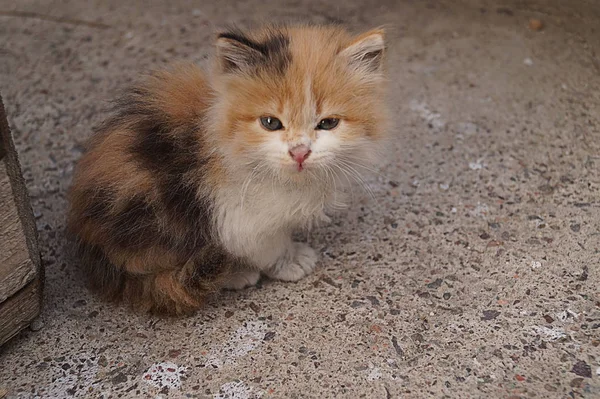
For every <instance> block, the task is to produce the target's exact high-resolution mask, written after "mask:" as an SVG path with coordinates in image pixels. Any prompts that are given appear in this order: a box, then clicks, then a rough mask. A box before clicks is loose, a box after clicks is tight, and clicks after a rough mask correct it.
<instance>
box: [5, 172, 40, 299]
mask: <svg viewBox="0 0 600 399" xmlns="http://www.w3.org/2000/svg"><path fill="white" fill-rule="evenodd" d="M0 204H2V206H1V207H0V302H3V301H5V300H6V298H8V297H9V296H11V295H13V294H15V293H16V292H17V291H19V290H20V289H21V288H23V287H24V286H25V285H26V284H27V283H29V282H30V281H31V280H33V279H34V278H35V275H36V270H35V266H34V264H33V262H32V261H31V259H29V251H28V250H27V242H26V241H25V234H24V232H23V226H22V225H21V220H20V219H19V215H18V213H17V206H16V204H15V201H14V199H13V192H12V188H11V185H10V182H9V180H8V175H7V171H6V167H5V165H4V162H3V161H0Z"/></svg>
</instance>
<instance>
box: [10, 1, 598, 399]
mask: <svg viewBox="0 0 600 399" xmlns="http://www.w3.org/2000/svg"><path fill="white" fill-rule="evenodd" d="M167 3H168V4H167ZM594 3H596V2H595V0H585V1H584V0H578V1H570V2H566V1H560V0H538V1H518V0H498V1H491V0H481V1H475V0H457V1H452V0H439V1H414V0H412V1H411V0H402V1H400V0H399V1H395V2H394V1H375V2H372V1H371V2H369V4H367V1H360V0H352V1H346V2H342V1H336V2H321V1H316V0H290V1H286V2H285V3H284V2H276V1H272V2H267V3H263V2H261V1H258V0H251V1H240V2H234V1H230V0H221V1H218V2H216V1H215V2H208V1H205V2H202V1H186V0H171V1H169V2H167V1H164V2H158V1H152V2H147V1H141V0H139V1H121V0H104V1H101V0H90V1H87V2H79V1H75V0H55V1H52V0H47V1H32V0H20V1H18V2H15V1H9V0H0V91H1V92H2V95H3V97H4V102H5V106H6V109H7V111H8V113H9V118H10V120H9V122H10V124H11V126H12V128H13V131H14V135H15V140H16V144H17V146H18V149H19V150H20V154H21V161H22V164H23V169H24V174H25V177H26V179H27V183H28V188H29V190H30V192H31V197H32V203H33V208H34V212H35V216H36V218H37V223H38V227H39V231H40V240H41V247H42V250H43V259H44V263H45V266H46V273H47V281H46V294H45V309H44V311H43V314H42V319H41V321H40V322H38V323H36V325H35V329H36V330H37V331H26V332H24V333H23V334H21V335H20V336H19V337H17V338H16V339H14V340H12V341H11V342H10V343H9V344H8V345H6V346H5V347H3V348H2V349H1V351H0V397H2V394H3V393H4V394H5V395H6V396H7V397H10V398H13V397H18V398H33V397H42V398H63V397H105V398H108V397H112V398H116V397H131V398H144V397H170V398H184V397H185V398H187V397H192V398H240V399H248V398H258V397H262V398H271V397H272V398H308V397H310V398H334V397H335V398H359V397H366V398H400V397H407V398H408V397H410V398H422V397H451V398H521V397H522V398H529V397H536V398H580V397H585V398H598V397H600V271H599V269H600V268H599V262H600V59H599V54H600V29H599V28H598V27H599V26H600V7H598V5H597V3H596V4H594ZM288 18H300V19H303V20H311V21H317V22H319V21H331V20H341V21H342V22H345V23H347V24H348V25H349V26H351V27H352V28H355V29H365V28H368V27H373V26H376V25H380V24H386V25H388V26H389V28H390V33H389V37H388V42H389V50H390V51H389V69H390V84H389V86H390V94H391V100H390V102H391V104H392V108H393V111H394V115H395V122H396V126H395V127H394V134H395V148H394V150H395V151H394V154H393V156H392V157H391V159H389V160H388V161H386V162H385V164H384V165H382V167H381V169H380V171H379V174H378V175H374V176H372V177H371V178H370V179H369V182H370V185H371V188H372V190H373V192H374V196H375V199H374V200H373V199H369V197H368V196H363V197H360V196H359V197H358V198H357V200H356V202H355V205H354V206H353V207H352V209H351V210H350V212H348V213H346V214H343V215H339V216H337V217H336V218H335V220H334V223H333V224H332V225H331V226H329V227H325V228H321V229H319V230H318V231H315V232H314V233H313V234H312V235H311V237H310V241H311V243H312V244H313V245H314V246H315V247H316V248H317V249H318V250H319V252H320V253H321V254H322V260H321V262H320V267H319V269H318V271H317V272H316V273H315V274H314V275H312V276H310V277H309V278H307V279H305V280H303V281H301V282H299V283H296V284H285V283H280V282H271V281H264V282H263V283H261V284H260V285H259V286H258V287H256V288H252V289H248V290H246V291H243V292H238V293H225V294H224V295H222V296H220V297H218V298H215V299H214V301H212V302H211V303H210V304H209V305H208V306H207V307H206V309H205V310H204V311H202V312H201V313H199V314H198V315H197V316H195V317H191V318H187V319H181V320H164V319H154V318H148V317H145V316H140V315H135V314H132V313H131V312H130V311H129V310H127V309H126V308H123V307H115V306H111V305H107V304H105V303H102V302H100V301H99V300H98V299H97V298H95V297H94V296H92V295H91V294H90V293H89V292H88V291H86V290H85V289H84V288H83V283H82V281H81V280H80V278H79V277H78V276H77V274H76V272H75V265H74V264H73V262H72V261H70V260H69V258H68V257H67V256H66V255H65V251H64V249H63V246H64V238H63V228H64V212H65V208H66V202H65V192H66V190H67V187H68V186H69V184H70V180H71V175H72V170H73V163H74V162H75V160H76V159H77V158H78V157H79V156H80V154H81V148H82V147H81V144H82V142H83V141H84V139H85V138H86V137H88V136H89V134H90V131H91V127H92V126H93V125H94V124H96V123H98V122H99V121H100V120H102V118H103V117H104V116H105V114H104V113H103V111H102V110H103V108H104V106H105V101H106V100H108V99H110V98H111V97H112V96H113V95H114V94H115V93H116V91H117V89H118V88H120V87H122V86H123V85H125V84H127V83H128V82H130V81H131V80H132V79H133V78H134V77H136V76H137V75H138V73H140V72H142V71H145V70H147V69H149V68H154V67H158V66H161V65H164V64H165V63H167V62H169V61H171V60H174V59H185V60H193V61H202V60H203V59H204V58H205V57H206V55H207V54H209V53H210V52H211V41H210V38H211V34H212V33H213V31H214V29H215V27H220V26H223V25H224V24H226V23H227V22H231V21H235V22H238V23H241V24H246V23H248V22H251V21H256V20H258V19H264V20H267V21H273V20H275V21H280V20H282V19H288ZM529 18H539V19H540V20H542V21H543V23H544V28H543V29H542V30H541V31H534V30H532V29H530V27H528V21H529ZM42 324H43V325H42ZM40 327H41V329H39V330H38V328H40Z"/></svg>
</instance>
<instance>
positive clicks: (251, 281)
mask: <svg viewBox="0 0 600 399" xmlns="http://www.w3.org/2000/svg"><path fill="white" fill-rule="evenodd" d="M259 279H260V273H259V272H255V271H252V270H244V271H239V272H235V273H233V274H232V275H231V276H230V277H229V279H228V280H227V281H226V282H225V284H224V285H223V288H224V289H226V290H242V289H244V288H246V287H252V286H253V285H256V283H258V280H259Z"/></svg>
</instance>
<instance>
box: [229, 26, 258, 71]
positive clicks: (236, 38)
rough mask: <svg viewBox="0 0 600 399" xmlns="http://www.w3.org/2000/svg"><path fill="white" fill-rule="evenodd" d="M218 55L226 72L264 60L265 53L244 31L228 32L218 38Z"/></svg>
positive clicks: (240, 69)
mask: <svg viewBox="0 0 600 399" xmlns="http://www.w3.org/2000/svg"><path fill="white" fill-rule="evenodd" d="M217 57H218V58H219V62H220V63H221V67H222V68H223V71H224V72H235V71H242V70H245V69H247V68H248V67H251V66H253V65H256V64H257V63H259V62H262V61H264V58H265V55H264V54H263V53H262V52H261V51H260V50H259V49H258V48H257V45H256V44H255V43H253V42H252V41H251V40H250V39H248V38H247V37H246V36H244V35H243V34H242V33H239V32H226V33H221V34H219V36H218V38H217Z"/></svg>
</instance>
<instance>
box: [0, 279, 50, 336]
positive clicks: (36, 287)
mask: <svg viewBox="0 0 600 399" xmlns="http://www.w3.org/2000/svg"><path fill="white" fill-rule="evenodd" d="M41 296H42V283H41V280H40V279H39V278H36V279H35V280H33V281H32V282H30V283H29V284H28V285H26V286H25V287H23V288H21V290H20V291H19V292H17V293H16V294H15V295H13V296H11V297H10V298H8V299H7V300H6V301H4V302H2V303H1V304H0V342H1V343H4V342H6V341H8V340H9V339H11V338H12V337H14V336H15V335H17V334H18V333H19V332H20V331H21V330H23V329H24V328H27V327H28V326H29V324H30V323H31V321H32V320H33V319H35V318H36V317H37V316H38V315H39V313H40V298H41Z"/></svg>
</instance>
